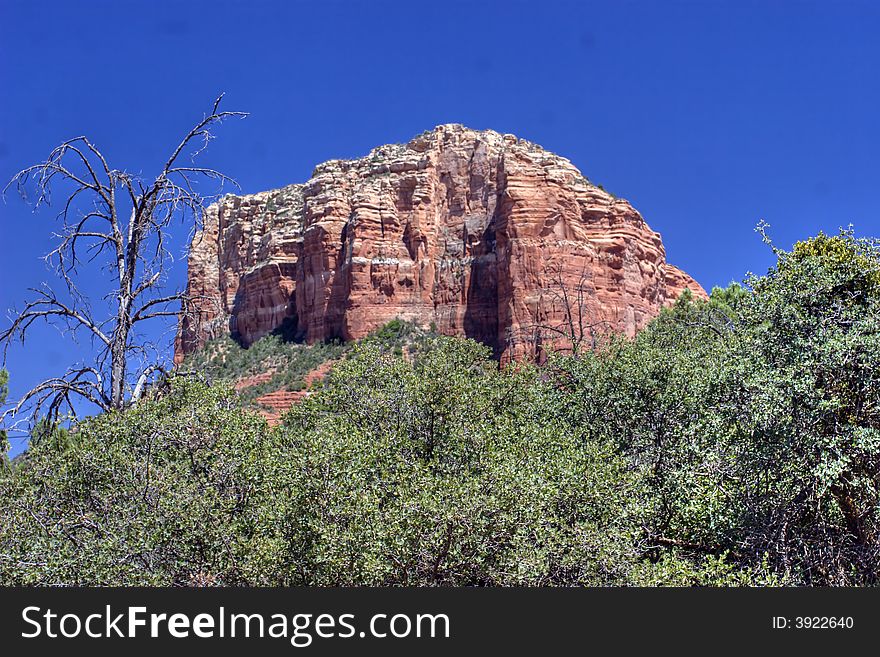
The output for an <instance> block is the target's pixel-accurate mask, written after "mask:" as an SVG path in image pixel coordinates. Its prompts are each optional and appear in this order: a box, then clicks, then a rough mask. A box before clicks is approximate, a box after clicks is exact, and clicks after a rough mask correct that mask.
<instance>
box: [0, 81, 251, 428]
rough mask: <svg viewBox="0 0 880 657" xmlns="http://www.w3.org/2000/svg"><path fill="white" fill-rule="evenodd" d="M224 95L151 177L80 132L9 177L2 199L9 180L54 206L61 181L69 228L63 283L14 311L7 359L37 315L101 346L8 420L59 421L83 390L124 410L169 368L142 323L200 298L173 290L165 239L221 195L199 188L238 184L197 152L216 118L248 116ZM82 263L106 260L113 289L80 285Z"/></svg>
mask: <svg viewBox="0 0 880 657" xmlns="http://www.w3.org/2000/svg"><path fill="white" fill-rule="evenodd" d="M222 98H223V95H222V94H221V95H220V97H218V98H217V100H216V101H215V102H214V105H213V107H212V108H211V111H210V113H208V114H206V115H205V116H204V118H203V119H202V120H201V121H199V122H198V123H197V124H196V125H195V126H194V127H193V128H192V129H191V130H190V131H189V132H188V133H186V136H185V137H184V138H183V140H182V141H181V142H180V143H179V144H178V146H177V147H176V148H175V149H174V150H173V151H172V152H171V155H170V157H169V158H168V159H167V161H166V162H165V165H164V166H163V167H162V170H161V171H160V172H159V174H158V175H157V176H156V177H155V179H153V180H144V179H142V178H139V177H138V176H135V175H133V174H131V173H128V172H126V171H124V170H119V169H114V168H111V167H110V165H109V164H108V162H107V160H106V159H105V157H104V155H103V154H102V153H101V151H100V150H98V148H97V147H96V146H95V145H94V144H93V143H92V142H91V141H89V140H88V139H87V138H86V137H76V138H74V139H70V140H68V141H65V142H64V143H62V144H61V145H59V146H58V147H57V148H55V149H54V150H53V151H52V152H51V153H50V154H49V157H48V158H47V159H46V161H45V162H41V163H40V164H35V165H33V166H30V167H28V168H26V169H23V170H22V171H20V172H18V173H17V174H15V176H13V178H12V180H10V181H9V183H8V184H7V185H6V187H5V188H4V190H3V192H4V198H5V194H6V191H7V190H8V189H9V188H10V187H15V188H16V190H17V191H18V192H19V194H20V195H21V196H22V198H23V199H24V200H25V201H28V199H29V193H31V194H33V198H35V200H34V202H33V207H34V211H36V210H37V209H38V208H40V207H41V206H43V205H47V206H48V205H50V204H51V192H52V191H53V190H56V191H57V190H59V189H60V191H62V192H63V199H64V200H63V203H62V204H61V206H60V212H59V213H58V215H57V220H58V221H59V222H60V224H61V230H60V231H59V232H57V233H54V234H53V237H54V238H56V239H57V246H56V247H55V248H54V249H53V250H52V251H51V252H50V253H49V254H48V255H47V256H46V261H47V262H48V263H49V264H50V266H51V268H52V271H53V273H54V275H55V276H56V277H57V279H59V285H58V286H57V289H56V288H53V287H52V286H50V285H48V284H43V285H42V286H40V287H37V288H32V289H31V290H30V292H31V293H32V295H33V296H32V298H31V299H30V300H29V301H27V302H26V303H25V305H24V307H23V308H22V309H21V310H20V311H14V310H13V311H12V313H11V316H10V320H11V322H12V323H11V325H10V326H9V327H8V328H7V329H5V330H4V331H2V333H0V344H2V347H3V360H4V362H5V359H6V353H7V350H8V348H9V345H10V343H12V342H13V341H20V342H21V343H24V342H25V338H26V336H27V334H28V329H30V327H31V326H32V325H33V324H34V322H37V321H46V322H49V323H51V324H54V325H55V326H57V327H58V328H60V329H61V330H62V333H64V332H69V333H71V334H73V337H76V335H78V334H81V333H84V334H86V335H87V336H88V337H89V338H90V339H91V341H92V343H93V345H94V346H96V348H97V350H96V356H95V357H94V359H89V362H88V364H86V365H77V366H73V367H71V368H69V369H68V370H67V371H66V372H64V373H63V374H59V375H58V376H57V377H53V378H49V379H46V380H44V381H41V382H40V383H39V384H37V385H36V386H34V387H33V388H32V389H31V390H29V391H28V392H27V393H25V395H24V396H23V397H22V398H21V399H20V400H19V401H18V402H17V403H16V405H15V406H14V407H13V408H11V409H9V410H7V411H6V413H4V414H3V416H0V418H5V417H7V416H15V415H16V414H19V413H20V412H21V411H22V410H23V409H27V410H28V411H29V412H30V415H31V417H33V418H35V417H37V416H38V415H39V414H41V413H43V412H45V414H46V415H48V416H49V418H50V419H52V420H57V418H58V417H59V414H60V413H61V411H62V409H65V408H66V409H69V411H70V413H71V414H73V415H74V416H75V415H76V411H75V409H74V403H73V399H74V398H75V397H76V398H80V399H81V400H85V401H87V402H90V403H91V404H93V405H94V406H97V407H98V408H99V409H101V410H102V411H109V410H114V409H122V408H125V407H126V406H128V405H129V404H131V403H133V402H136V401H137V399H138V397H139V396H140V395H141V394H142V392H143V390H144V386H145V384H146V383H147V382H148V381H149V379H150V377H152V376H154V375H155V374H156V373H159V372H162V371H163V365H162V358H161V355H160V352H159V350H158V349H157V348H156V345H154V344H152V343H150V342H148V341H147V340H146V339H145V338H144V337H143V336H142V334H141V333H140V332H139V330H138V329H139V327H140V325H141V324H142V323H143V322H147V321H149V320H154V319H157V318H164V317H168V318H175V319H176V318H177V317H178V316H179V315H180V314H181V313H184V314H186V313H188V312H194V306H193V303H192V302H193V301H194V299H191V298H187V296H186V294H185V293H184V292H180V291H169V290H168V289H167V288H166V284H167V279H168V271H169V266H170V264H171V263H172V261H173V258H172V254H171V253H170V252H169V250H168V249H167V247H166V243H167V241H168V237H169V227H170V226H171V225H172V223H174V222H177V221H180V222H184V223H185V222H190V225H191V226H192V227H193V228H195V227H196V226H197V225H198V223H199V222H200V221H201V217H202V212H203V209H204V206H205V204H206V202H207V201H208V200H209V199H210V198H212V197H213V196H214V195H211V196H205V195H203V194H201V193H200V191H199V189H200V184H205V183H208V182H211V183H212V186H213V184H216V185H217V187H216V195H219V193H220V190H221V189H222V187H223V185H224V184H226V183H231V184H233V185H236V183H235V181H234V180H232V179H231V178H229V177H228V176H226V175H225V174H223V173H221V172H219V171H217V170H215V169H211V168H206V167H200V166H196V165H195V157H196V156H197V155H198V154H199V153H201V152H202V151H203V150H205V148H206V147H207V145H208V143H209V141H210V140H211V139H213V135H212V133H211V129H212V128H213V127H214V126H216V125H217V124H219V123H220V122H222V121H223V120H224V119H227V118H232V117H240V118H243V117H245V116H247V115H246V114H245V113H244V112H228V111H221V110H220V101H221V100H222ZM186 156H190V157H189V159H188V161H185V159H186ZM84 266H100V267H102V268H103V269H104V270H105V271H106V272H107V273H108V274H109V276H108V278H109V279H110V281H111V282H110V289H108V291H107V293H106V295H105V296H104V297H103V298H102V299H100V300H97V299H94V300H93V299H90V298H89V297H87V296H86V295H85V294H83V293H82V292H81V291H80V289H79V287H78V286H77V279H78V278H79V275H80V272H79V270H80V268H81V267H84ZM93 301H94V303H93Z"/></svg>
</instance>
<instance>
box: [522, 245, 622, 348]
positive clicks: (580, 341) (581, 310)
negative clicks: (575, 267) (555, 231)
mask: <svg viewBox="0 0 880 657" xmlns="http://www.w3.org/2000/svg"><path fill="white" fill-rule="evenodd" d="M549 273H550V279H549V284H548V285H547V286H546V287H545V288H544V289H543V290H542V293H541V299H540V300H539V302H538V304H537V306H536V307H535V310H534V315H535V316H534V318H533V321H532V322H531V323H530V324H525V325H523V326H521V328H520V329H519V331H518V332H517V334H516V335H514V334H510V335H508V346H512V345H513V343H520V344H521V343H524V342H525V343H529V344H531V347H532V351H533V354H532V355H533V357H534V358H535V359H536V360H538V361H540V360H542V358H543V357H544V356H545V355H546V353H545V352H546V350H547V348H548V347H549V348H552V349H554V350H556V351H560V352H569V353H571V354H572V355H573V356H578V355H579V354H581V353H583V352H584V350H591V349H595V348H596V347H597V343H598V339H599V336H600V335H602V334H603V333H607V332H608V331H609V330H610V324H609V322H607V321H602V320H599V321H597V320H596V318H595V317H593V310H592V309H591V307H590V300H591V299H594V298H595V295H596V291H595V289H594V288H593V286H592V284H591V282H590V272H589V270H588V269H587V267H586V265H584V266H583V267H582V268H581V271H580V274H579V275H578V278H577V280H576V281H571V282H567V281H566V279H565V276H564V271H563V267H562V265H561V264H559V263H557V264H556V265H554V266H552V267H550V269H549Z"/></svg>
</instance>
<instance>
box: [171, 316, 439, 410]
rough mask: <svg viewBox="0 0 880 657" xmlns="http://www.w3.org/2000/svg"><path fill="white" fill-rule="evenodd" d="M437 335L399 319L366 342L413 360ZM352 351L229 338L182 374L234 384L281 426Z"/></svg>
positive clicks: (279, 338)
mask: <svg viewBox="0 0 880 657" xmlns="http://www.w3.org/2000/svg"><path fill="white" fill-rule="evenodd" d="M436 335H437V333H436V332H434V331H431V330H430V328H429V329H427V330H425V329H422V328H420V327H418V326H416V325H415V324H413V323H411V322H405V321H403V320H399V319H394V320H392V321H390V322H388V323H387V324H386V325H384V326H383V327H381V328H380V329H378V330H377V331H374V332H373V333H371V334H370V335H369V336H367V337H366V338H364V340H365V341H369V342H371V343H375V344H376V345H379V346H380V347H381V348H382V349H383V350H386V351H389V352H391V353H394V354H398V355H413V354H415V353H417V352H418V351H420V350H422V349H424V348H425V346H426V344H427V343H428V341H429V340H430V338H431V337H435V336H436ZM352 346H353V343H342V342H340V341H339V340H334V341H330V342H316V343H314V344H306V343H304V342H300V341H294V340H291V339H290V335H289V334H287V335H285V334H284V331H276V332H274V333H273V334H271V335H267V336H265V337H263V338H260V339H259V340H257V341H256V342H254V343H253V344H251V345H250V346H249V347H242V346H241V345H240V344H239V343H237V342H236V341H234V340H233V339H232V338H230V337H228V336H227V337H220V338H215V339H213V340H210V341H208V342H207V343H206V344H205V345H203V346H202V347H201V348H200V349H198V350H197V351H195V352H194V353H192V354H190V355H189V356H187V358H186V359H185V360H184V361H183V362H182V363H181V364H180V366H179V368H178V369H179V370H180V371H186V372H193V373H196V374H198V375H200V376H202V377H203V378H204V379H206V380H207V381H210V382H224V383H229V384H232V385H233V386H234V388H235V390H236V391H237V392H238V393H239V395H240V398H241V401H242V402H243V403H244V404H246V405H247V406H250V407H253V408H255V409H257V410H258V411H259V412H260V413H261V414H262V415H263V416H264V417H266V418H267V419H268V420H269V422H270V424H272V425H275V424H277V423H278V422H279V421H280V418H281V416H282V415H283V414H284V413H285V412H286V411H287V410H288V409H289V408H290V406H291V405H292V404H294V403H296V402H298V401H300V400H301V399H303V397H305V396H306V395H308V394H309V392H310V390H311V389H312V388H313V387H316V386H320V385H321V384H322V382H323V380H324V378H325V377H326V376H327V375H328V374H329V372H330V369H331V367H332V366H333V364H334V363H335V362H336V361H337V360H338V359H340V358H341V357H343V356H344V355H345V354H346V353H347V352H348V351H350V349H351V348H352Z"/></svg>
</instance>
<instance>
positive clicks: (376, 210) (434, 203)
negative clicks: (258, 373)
mask: <svg viewBox="0 0 880 657" xmlns="http://www.w3.org/2000/svg"><path fill="white" fill-rule="evenodd" d="M684 289H690V290H691V292H692V293H693V294H694V295H696V296H698V297H704V296H705V292H704V291H703V289H702V288H701V287H700V285H699V284H698V283H696V282H695V281H694V280H693V279H692V278H691V277H689V276H688V275H687V274H685V273H684V272H682V271H681V270H680V269H678V268H676V267H674V266H672V265H669V264H668V263H667V262H666V256H665V251H664V248H663V243H662V241H661V239H660V235H659V234H658V233H656V232H654V231H652V230H651V229H650V228H649V227H648V225H647V224H646V223H645V221H644V219H642V217H641V215H640V214H639V213H638V212H637V211H636V210H635V209H634V208H633V207H632V206H631V205H630V204H629V203H628V202H627V201H625V200H623V199H619V198H616V197H614V196H613V195H611V194H609V193H607V192H605V191H604V190H602V189H601V188H600V187H597V186H596V185H593V184H592V183H590V181H589V180H587V179H586V178H585V177H584V176H583V175H582V174H581V173H580V171H578V169H577V168H575V167H574V166H573V165H572V164H571V163H570V162H569V161H568V160H566V159H565V158H563V157H560V156H558V155H554V154H553V153H550V152H548V151H545V150H544V149H542V148H541V147H539V146H537V145H535V144H532V143H530V142H528V141H525V140H522V139H517V138H516V137H514V136H513V135H502V134H499V133H497V132H493V131H476V130H471V129H468V128H465V127H463V126H459V125H442V126H439V127H437V128H435V129H434V130H432V131H430V132H426V133H424V134H422V135H419V136H418V137H416V138H414V139H412V140H411V141H410V142H409V143H407V144H403V145H390V146H381V147H379V148H376V149H374V150H373V151H371V152H370V154H369V155H367V156H366V157H363V158H360V159H357V160H332V161H329V162H325V163H324V164H322V165H320V166H318V167H317V169H315V172H314V175H313V176H312V178H311V179H310V180H309V181H308V182H306V183H305V184H302V185H291V186H289V187H285V188H282V189H279V190H274V191H270V192H262V193H259V194H253V195H247V196H226V197H225V198H224V199H223V200H222V201H220V202H219V203H217V204H215V205H212V206H210V207H209V208H208V209H207V211H206V213H205V217H204V226H203V228H202V230H201V231H199V232H198V233H197V234H196V236H195V238H194V240H193V243H192V247H191V252H190V256H189V280H188V290H189V293H190V295H191V297H192V299H193V304H194V306H195V308H196V310H197V313H196V314H194V315H193V314H190V315H188V316H187V317H184V318H182V319H181V323H180V327H179V331H178V337H177V342H176V355H175V357H176V359H177V360H178V361H179V360H180V359H182V358H183V357H184V355H185V354H187V353H189V352H191V351H193V350H195V349H197V348H198V347H199V346H200V345H201V344H203V343H204V342H205V341H206V340H208V339H210V338H211V337H215V336H219V335H223V334H231V335H233V336H234V337H236V338H237V339H238V340H240V341H241V342H242V343H243V344H245V345H247V344H250V343H251V342H253V341H254V340H256V339H258V338H260V337H262V336H263V335H266V334H267V333H269V332H271V331H273V330H277V329H279V328H281V327H283V328H284V330H285V331H286V332H287V333H289V334H295V335H297V336H298V337H300V338H302V339H304V340H306V341H308V342H314V341H318V340H326V339H331V338H340V339H342V340H353V339H357V338H361V337H364V336H365V335H367V334H368V333H370V332H371V331H373V330H375V329H376V328H378V327H380V326H382V325H383V324H385V323H387V322H388V321H390V320H392V319H394V318H401V319H405V320H409V321H412V322H415V323H417V324H420V325H422V326H424V327H434V328H436V330H438V331H440V332H441V333H444V334H448V335H458V336H466V337H470V338H474V339H476V340H479V341H481V342H484V343H485V344H487V345H490V346H491V347H492V348H493V349H494V350H495V353H496V355H498V356H499V357H501V358H503V359H508V358H521V357H530V356H534V355H536V354H538V353H540V352H541V351H543V350H544V349H546V348H547V347H548V346H551V345H552V346H554V347H556V348H563V349H564V348H568V347H570V346H571V343H572V341H575V342H581V341H582V342H583V343H584V344H585V343H586V341H587V340H589V338H590V336H593V335H596V334H600V333H604V332H609V331H615V332H621V333H625V334H627V335H634V334H635V332H636V331H638V330H639V329H640V328H642V327H643V326H644V325H645V324H646V323H647V322H648V321H649V320H650V319H651V318H652V317H654V316H655V315H656V314H657V313H658V312H659V310H660V308H661V307H663V306H664V305H666V304H669V303H671V302H672V301H674V299H675V298H676V297H677V296H678V295H679V294H681V292H682V291H683V290H684Z"/></svg>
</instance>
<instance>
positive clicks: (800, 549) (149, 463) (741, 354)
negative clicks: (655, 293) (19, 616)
mask: <svg viewBox="0 0 880 657" xmlns="http://www.w3.org/2000/svg"><path fill="white" fill-rule="evenodd" d="M776 254H777V262H776V264H775V265H774V267H773V268H771V269H770V270H769V271H768V272H767V274H765V275H763V276H750V277H748V278H747V279H746V281H745V282H744V285H742V286H740V285H731V286H730V287H728V288H726V289H716V290H714V291H713V293H712V295H711V297H710V299H709V301H707V302H702V301H694V300H693V299H691V298H689V297H688V296H687V295H685V296H683V297H682V298H681V299H680V300H679V301H678V302H677V303H676V304H675V305H674V306H673V307H671V308H669V309H667V310H664V311H663V312H662V313H661V314H660V316H659V317H657V318H656V319H655V320H654V321H653V322H652V323H651V324H650V325H649V326H648V327H647V328H646V329H645V330H644V331H642V332H641V333H639V334H638V336H637V337H636V338H634V339H631V340H629V339H624V338H613V339H608V340H607V341H606V342H605V343H604V344H602V345H600V347H599V348H598V349H597V350H596V351H595V352H593V353H587V354H581V355H580V356H578V357H573V356H567V355H555V356H552V357H551V358H550V360H549V362H548V363H547V364H545V365H543V366H542V367H540V368H538V367H535V366H532V365H529V364H517V365H513V366H510V367H505V368H499V366H498V364H497V362H496V361H494V360H492V359H491V357H490V352H489V350H488V349H487V348H486V347H484V346H482V345H480V344H478V343H475V342H473V341H469V340H463V339H455V338H444V337H440V336H436V335H432V334H430V332H420V331H418V330H417V329H415V328H413V327H410V326H409V325H407V324H405V323H403V322H397V323H395V324H394V325H392V326H390V327H386V329H385V330H384V336H383V332H380V336H378V337H376V338H372V339H368V340H365V341H363V342H361V343H358V344H352V345H318V346H312V347H307V346H304V345H298V344H294V343H286V342H284V341H283V339H282V338H281V337H279V336H274V337H269V338H264V340H263V341H260V342H258V343H256V344H255V345H254V346H252V347H251V349H248V350H242V349H240V348H239V347H237V346H236V345H234V343H222V344H221V343H215V344H213V345H209V346H208V347H207V348H206V350H205V351H203V352H202V353H200V354H197V355H195V356H194V357H193V359H192V360H191V361H190V362H188V363H187V364H186V365H185V368H186V367H189V368H190V369H194V370H195V369H198V370H200V371H202V372H204V373H206V374H207V375H208V378H209V379H210V382H205V381H201V380H198V379H197V378H194V377H190V376H187V377H182V376H178V377H175V378H173V379H172V380H170V381H169V386H168V389H167V390H156V391H154V393H153V395H152V396H151V397H150V398H148V399H146V400H144V401H142V402H141V403H139V404H138V405H137V406H136V407H135V408H133V409H131V410H128V411H124V412H111V413H106V414H103V415H101V416H98V417H96V418H93V419H90V420H87V421H85V422H82V423H81V424H79V425H78V426H76V427H75V429H74V430H73V431H71V432H69V433H65V432H47V434H46V438H45V439H43V440H40V441H38V442H37V443H36V444H35V445H33V446H32V448H31V449H30V450H29V452H28V454H27V458H26V459H24V460H22V461H20V462H15V463H7V464H6V465H5V466H4V467H3V469H2V474H0V494H2V497H3V500H4V503H3V505H2V508H0V528H2V532H0V582H2V583H4V584H46V585H55V584H97V585H109V584H115V585H133V584H146V585H159V584H162V585H172V584H176V585H270V586H272V585H478V586H497V585H502V586H506V585H527V586H544V585H709V586H730V585H875V584H877V583H878V563H880V247H878V243H877V242H875V241H874V240H867V239H857V238H855V237H854V236H853V235H852V234H851V233H849V232H842V233H840V234H839V235H835V236H826V235H821V234H820V235H819V236H817V237H815V238H812V239H809V240H806V241H804V242H800V243H798V244H797V245H795V247H794V248H793V249H792V250H791V251H790V252H787V251H782V250H777V251H776ZM404 334H405V335H404ZM413 336H415V337H413ZM326 359H335V360H337V363H336V365H335V366H334V368H333V369H332V371H331V373H330V374H329V376H328V377H327V379H326V380H325V381H324V382H323V384H322V385H320V386H315V388H314V390H313V392H312V394H310V395H308V396H306V397H304V398H303V400H302V401H301V402H300V403H299V404H296V405H294V406H293V407H292V408H291V409H290V411H289V412H288V413H287V414H286V415H285V417H284V418H283V422H282V423H281V425H280V426H278V427H273V428H270V427H269V426H268V424H267V423H266V421H265V420H264V419H263V418H261V417H260V416H259V415H257V414H255V413H254V412H253V411H252V410H249V408H248V406H249V404H250V403H251V401H250V400H249V399H248V397H247V396H244V397H243V396H242V395H239V394H237V393H236V392H235V391H234V390H233V389H232V387H231V384H232V383H233V382H234V381H236V380H237V379H238V378H241V377H243V376H248V375H253V374H256V373H260V372H265V371H267V369H272V368H275V370H276V374H274V375H273V376H274V377H279V379H278V380H277V381H275V383H273V384H272V385H275V384H279V385H290V386H296V385H298V383H299V382H300V381H302V378H303V376H304V375H305V373H306V372H308V371H309V370H310V369H312V368H313V367H314V365H315V364H317V363H319V362H322V361H323V360H326ZM267 364H270V365H271V367H269V368H267ZM273 380H274V379H273Z"/></svg>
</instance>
